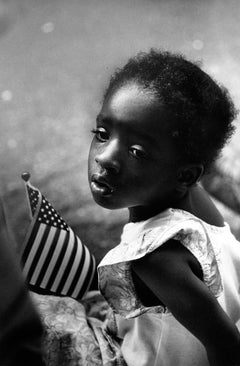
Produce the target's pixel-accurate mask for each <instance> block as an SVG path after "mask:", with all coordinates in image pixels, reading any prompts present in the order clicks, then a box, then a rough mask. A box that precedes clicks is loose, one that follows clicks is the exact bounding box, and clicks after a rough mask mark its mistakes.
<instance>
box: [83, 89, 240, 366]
mask: <svg viewBox="0 0 240 366" xmlns="http://www.w3.org/2000/svg"><path fill="white" fill-rule="evenodd" d="M93 132H94V134H95V136H94V138H93V141H92V144H91V148H90V153H89V183H90V187H91V191H92V194H93V197H94V199H95V201H96V202H97V203H98V204H99V205H101V206H103V207H105V208H109V209H119V208H128V210H129V220H130V221H133V222H136V221H141V220H145V219H148V218H150V217H152V216H154V215H156V214H158V213H159V212H161V211H163V210H164V209H166V208H169V207H173V208H180V209H183V210H186V211H189V212H190V213H192V214H194V215H196V216H197V217H199V218H201V219H203V220H204V221H206V222H207V223H209V224H212V225H216V226H223V219H222V217H221V215H220V213H219V212H218V211H217V209H216V208H215V206H214V204H213V203H212V202H211V200H210V199H209V197H208V196H207V194H206V192H205V191H204V190H203V189H202V188H201V187H200V186H199V185H198V184H197V181H198V180H199V178H200V177H201V175H202V173H203V171H204V168H203V166H202V165H201V164H181V163H180V160H179V154H178V151H177V150H176V147H175V145H174V140H173V139H172V134H173V133H174V121H171V120H169V118H168V113H167V111H166V110H164V108H163V106H161V105H159V103H158V101H157V99H156V97H155V96H154V94H153V93H152V92H150V91H148V90H146V89H143V88H142V87H141V86H139V85H138V84H137V83H130V84H126V85H123V86H121V87H120V88H117V89H114V90H113V91H112V92H110V93H109V94H108V95H107V97H106V99H105V101H104V103H103V106H102V109H101V111H100V113H99V115H98V117H97V123H96V128H95V129H94V130H93ZM132 270H133V272H134V274H135V285H136V288H137V291H138V293H139V297H140V298H141V299H142V301H143V303H144V302H145V303H146V302H147V301H148V306H153V305H156V304H157V303H158V304H165V305H166V306H167V307H168V308H169V309H170V310H171V312H172V313H173V315H174V316H175V317H176V319H178V320H179V322H181V323H182V324H183V325H184V326H185V327H186V328H187V329H188V330H189V331H190V332H191V333H193V334H194V335H195V336H196V337H197V338H198V339H199V340H200V341H201V342H202V343H203V345H204V346H205V348H206V350H207V354H208V357H209V362H210V364H211V366H223V365H224V366H225V365H231V364H232V365H233V364H237V363H239V364H240V338H239V333H238V330H237V328H236V327H235V326H234V325H233V324H232V322H231V321H230V319H229V318H228V316H227V315H226V314H225V312H224V311H223V310H222V308H221V307H220V305H219V304H218V302H217V300H216V299H215V298H214V297H213V296H212V295H211V294H210V292H209V290H208V289H207V287H206V286H205V284H204V283H203V281H202V272H201V269H200V265H199V263H198V261H197V259H196V258H195V257H194V256H193V255H192V254H191V253H190V252H189V251H188V250H187V249H185V248H184V247H183V246H182V245H181V244H180V243H178V242H176V241H174V240H170V241H169V242H167V243H165V244H164V245H163V246H162V247H160V248H159V249H158V250H156V251H154V253H151V254H149V255H147V256H145V257H143V258H141V259H139V260H137V261H134V262H133V263H132ZM133 278H134V276H133ZM146 288H147V289H148V292H147V291H146ZM181 299H184V301H182V300H181ZM149 302H150V303H149ZM209 314H211V316H209Z"/></svg>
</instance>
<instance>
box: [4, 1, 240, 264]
mask: <svg viewBox="0 0 240 366" xmlns="http://www.w3.org/2000/svg"><path fill="white" fill-rule="evenodd" d="M239 24H240V2H239V1H238V0H228V1H225V0H121V1H120V0H0V110H1V113H0V127H1V133H0V153H1V158H0V172H1V191H2V195H3V199H4V202H5V207H6V211H7V215H8V220H9V227H10V229H11V230H13V233H14V237H15V239H16V242H17V245H18V246H21V243H22V241H23V238H24V235H25V231H26V227H27V224H28V214H27V205H26V198H25V192H24V188H23V182H22V180H21V177H20V176H21V173H22V172H23V171H29V172H30V173H31V176H32V178H31V182H32V184H34V185H36V186H37V187H38V188H40V189H41V191H42V193H43V194H44V195H45V196H46V197H47V198H48V199H49V200H50V202H52V204H53V205H54V206H55V208H56V209H57V210H58V211H59V212H60V214H61V215H62V216H63V217H64V218H65V220H66V221H67V222H68V223H69V224H70V225H71V226H72V227H73V229H75V231H76V232H77V233H78V234H79V236H80V237H81V238H82V240H83V242H84V243H85V244H87V245H88V246H89V247H90V249H91V250H92V251H93V252H94V253H95V255H96V257H97V260H100V259H101V258H102V256H103V255H104V254H105V253H106V251H107V250H108V249H109V248H110V247H112V246H113V245H115V244H116V243H117V241H118V239H119V235H120V232H121V228H122V225H123V224H124V223H125V222H126V220H127V212H125V211H115V212H112V211H108V210H104V209H103V208H100V207H98V206H96V204H95V203H94V202H93V200H92V197H91V195H90V191H89V188H88V183H87V157H88V149H89V143H90V141H91V134H90V130H91V128H92V127H93V126H94V123H95V117H96V114H97V113H98V111H99V109H100V106H101V100H102V96H103V93H104V89H105V87H106V85H107V83H108V80H109V76H110V75H111V73H112V72H113V71H114V69H115V68H116V67H117V66H121V65H123V64H124V63H125V62H126V60H127V59H128V58H129V57H130V56H133V55H134V54H136V53H137V52H138V51H140V50H148V49H149V48H150V47H157V48H164V49H167V50H171V51H177V52H181V53H184V54H185V55H186V56H187V57H188V58H190V59H191V60H200V61H201V62H202V64H203V68H204V70H205V71H207V72H208V73H209V74H210V75H212V76H213V77H214V78H215V79H217V80H218V81H219V82H221V83H223V84H224V85H225V86H226V87H227V88H228V89H229V91H230V93H231V95H232V97H233V100H234V101H235V103H236V106H237V107H238V108H239V107H240V88H239V85H240V63H239V61H240V60H239V59H240V31H239ZM238 125H239V121H236V126H237V131H236V134H235V136H234V138H233V139H232V142H231V144H230V145H229V146H228V147H227V148H226V149H225V150H224V152H223V155H222V157H221V158H220V159H219V160H218V162H217V163H216V166H215V168H214V171H213V173H212V174H211V175H209V176H208V177H206V179H205V181H204V185H205V187H206V188H207V189H208V190H209V192H210V193H211V194H212V196H213V197H214V199H216V200H217V204H218V205H219V207H220V209H221V210H222V212H223V213H224V215H225V217H226V220H228V221H229V223H230V225H231V227H232V229H233V231H234V233H235V234H236V235H237V236H238V238H240V220H239V214H240V189H239V182H240V154H239V152H240V146H239V139H240V135H239V134H240V131H239V127H238Z"/></svg>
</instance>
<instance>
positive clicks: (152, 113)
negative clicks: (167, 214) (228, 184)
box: [89, 84, 182, 221]
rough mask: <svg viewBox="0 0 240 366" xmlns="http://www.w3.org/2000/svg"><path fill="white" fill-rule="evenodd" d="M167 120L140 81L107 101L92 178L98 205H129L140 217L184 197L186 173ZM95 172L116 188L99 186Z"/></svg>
mask: <svg viewBox="0 0 240 366" xmlns="http://www.w3.org/2000/svg"><path fill="white" fill-rule="evenodd" d="M159 115H160V123H159ZM165 118H166V117H165V113H164V111H163V110H161V108H160V109H159V106H158V103H157V102H156V99H155V97H154V95H153V94H151V93H146V92H144V91H143V90H142V89H141V88H140V87H138V86H137V85H135V84H131V85H128V86H125V87H123V88H121V89H119V90H117V91H116V92H115V93H114V94H113V95H112V94H111V95H110V96H109V97H108V98H107V99H106V101H105V102H104V104H103V107H102V110H101V111H100V113H99V115H98V117H97V125H96V130H95V134H96V135H95V137H94V139H93V142H92V145H91V149H90V154H89V182H90V187H91V189H92V194H93V197H94V199H95V201H96V202H97V203H98V204H100V205H101V206H103V207H106V208H109V209H119V208H126V207H128V208H129V211H130V217H131V220H132V221H133V220H134V221H139V220H141V219H144V218H146V217H147V216H148V217H151V216H153V214H155V212H157V211H158V212H159V211H161V210H163V209H164V208H166V207H167V206H168V205H169V203H171V202H173V201H174V200H175V199H176V198H177V196H182V192H177V191H175V188H176V185H177V178H178V176H179V174H180V171H179V167H178V166H177V154H176V151H175V147H174V143H173V140H172V138H171V136H170V135H168V133H169V132H168V130H169V126H168V124H167V123H165ZM146 121H147V126H146ZM94 174H97V175H100V179H101V178H102V180H104V181H105V182H103V183H106V184H108V185H109V186H110V187H111V188H112V192H107V193H108V194H102V192H101V191H100V190H98V189H96V188H97V187H96V186H95V185H94V183H93V180H94V176H93V175H94ZM104 193H105V192H104Z"/></svg>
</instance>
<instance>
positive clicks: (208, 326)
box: [132, 240, 240, 366]
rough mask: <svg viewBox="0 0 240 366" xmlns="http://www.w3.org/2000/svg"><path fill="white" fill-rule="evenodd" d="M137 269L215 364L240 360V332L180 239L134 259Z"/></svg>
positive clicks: (235, 362) (135, 269) (236, 362)
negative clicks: (200, 273)
mask: <svg viewBox="0 0 240 366" xmlns="http://www.w3.org/2000/svg"><path fill="white" fill-rule="evenodd" d="M132 268H133V271H135V272H136V273H137V275H138V276H139V277H140V279H141V280H142V281H143V282H144V283H145V284H146V285H147V286H148V287H149V288H150V290H151V291H152V292H153V293H154V294H155V295H156V296H157V297H158V298H159V300H160V301H161V302H162V303H164V304H165V305H166V306H167V308H168V309H169V310H170V311H171V312H172V314H173V316H174V317H175V318H176V319H177V320H178V321H179V322H180V323H181V324H182V325H183V326H184V327H186V328H187V329H188V330H189V331H190V332H191V333H192V334H193V335H194V336H196V337H197V338H198V339H199V340H200V341H201V342H202V344H203V345H204V347H205V349H206V351H207V355H208V359H209V363H210V365H211V366H230V365H238V364H240V334H239V332H238V330H237V328H236V327H235V325H234V324H233V323H232V322H231V320H230V318H229V317H228V316H227V314H226V313H225V312H224V310H223V309H222V308H221V306H220V305H219V303H218V301H217V300H216V299H215V298H214V296H213V295H212V294H211V293H210V291H209V289H208V288H207V286H206V285H205V284H204V283H203V281H202V280H201V278H200V276H199V263H198V262H197V260H196V259H195V257H194V256H193V255H192V254H191V253H190V252H189V251H188V250H187V249H186V248H185V247H184V246H183V245H182V244H180V243H179V242H177V241H175V240H170V241H169V242H167V243H166V244H164V245H163V246H162V247H161V248H159V249H157V250H156V251H154V252H152V253H150V254H149V255H147V256H145V257H143V258H141V259H140V260H137V261H135V262H133V267H132Z"/></svg>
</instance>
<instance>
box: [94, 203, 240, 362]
mask: <svg viewBox="0 0 240 366" xmlns="http://www.w3.org/2000/svg"><path fill="white" fill-rule="evenodd" d="M169 239H175V240H178V241H179V242H181V243H182V244H183V245H184V246H185V247H186V248H187V249H188V250H189V251H190V252H191V253H192V254H193V255H194V256H195V257H196V258H197V260H198V261H199V263H200V265H201V268H202V271H203V278H204V283H205V284H206V286H207V287H208V288H209V290H210V292H211V293H212V294H213V296H215V297H216V298H217V300H218V301H219V303H220V305H221V306H222V308H223V309H224V310H225V312H226V313H227V314H228V315H229V317H230V318H231V319H232V321H233V322H234V323H235V324H236V325H237V326H238V328H240V287H239V286H240V243H239V242H238V241H237V240H236V239H235V237H234V236H233V235H232V234H231V232H230V229H229V226H228V225H227V224H225V226H224V227H216V226H212V225H209V224H207V223H205V222H204V221H202V220H200V219H198V218H197V217H195V216H193V215H191V214H190V213H188V212H186V211H183V210H179V209H168V210H166V211H164V212H162V213H161V214H159V215H157V216H155V217H153V218H151V219H149V220H146V221H142V222H138V223H128V224H127V225H125V227H124V230H123V234H122V237H121V242H120V244H119V245H118V246H117V247H115V248H114V249H112V250H111V251H110V252H108V253H107V255H106V256H105V257H104V258H103V260H102V261H101V263H100V264H99V267H98V274H99V287H100V291H101V292H102V294H103V295H104V297H105V298H106V300H107V301H108V303H109V304H110V306H111V307H112V309H113V311H114V314H115V320H116V322H115V334H114V332H113V329H111V332H112V336H114V337H117V339H118V338H119V339H120V344H121V352H122V355H123V358H124V359H125V361H126V363H127V365H128V366H136V365H137V366H208V365H209V363H208V361H207V356H206V352H205V349H204V347H203V346H202V344H201V343H200V342H199V341H198V339H197V338H196V337H194V336H193V335H192V334H191V333H190V332H189V331H188V330H187V329H186V328H184V327H183V326H182V325H181V324H180V323H179V322H178V321H177V320H176V319H175V318H174V317H173V315H172V314H171V313H170V312H169V311H168V310H167V309H165V308H163V307H162V306H154V307H144V306H143V304H142V303H141V301H140V300H139V298H138V296H137V294H136V291H135V288H134V285H133V280H132V276H131V262H132V261H133V260H135V259H138V258H141V257H143V256H145V255H146V254H148V253H150V252H153V251H154V250H155V249H157V248H158V247H160V246H161V245H162V244H163V243H165V242H166V241H168V240H169Z"/></svg>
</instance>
